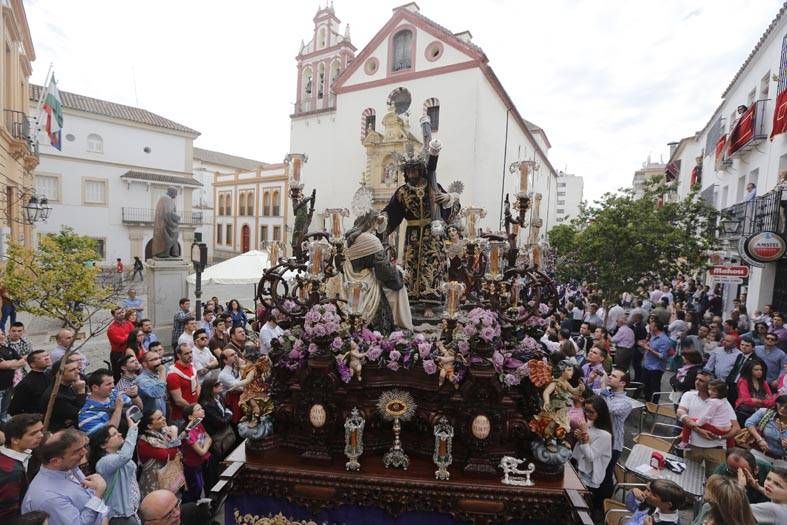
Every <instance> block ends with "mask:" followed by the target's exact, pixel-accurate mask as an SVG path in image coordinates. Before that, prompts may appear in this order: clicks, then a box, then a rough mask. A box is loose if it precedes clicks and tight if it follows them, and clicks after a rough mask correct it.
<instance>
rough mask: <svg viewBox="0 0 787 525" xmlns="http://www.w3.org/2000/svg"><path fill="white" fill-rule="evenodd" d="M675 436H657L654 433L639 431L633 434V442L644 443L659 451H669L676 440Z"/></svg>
mask: <svg viewBox="0 0 787 525" xmlns="http://www.w3.org/2000/svg"><path fill="white" fill-rule="evenodd" d="M677 439H678V437H677V436H657V435H656V434H647V433H644V432H641V433H639V434H637V435H636V436H634V443H637V444H639V445H645V446H646V447H650V448H652V449H654V450H658V451H660V452H666V453H669V452H670V450H672V447H673V446H674V445H675V442H676V441H677Z"/></svg>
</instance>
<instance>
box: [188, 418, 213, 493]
mask: <svg viewBox="0 0 787 525" xmlns="http://www.w3.org/2000/svg"><path fill="white" fill-rule="evenodd" d="M183 415H184V416H185V417H186V429H185V430H184V433H185V434H186V436H185V438H184V439H183V472H184V474H185V475H186V493H185V494H183V501H184V502H186V503H188V502H192V501H197V500H198V499H200V497H202V489H203V487H204V486H205V477H204V475H203V473H202V465H203V463H204V464H207V463H208V460H209V459H210V446H211V445H212V444H213V441H212V440H211V438H210V435H209V434H208V432H207V431H206V430H205V427H204V426H202V420H203V419H205V409H203V408H202V406H200V404H199V403H196V404H194V405H189V406H187V407H185V408H184V409H183Z"/></svg>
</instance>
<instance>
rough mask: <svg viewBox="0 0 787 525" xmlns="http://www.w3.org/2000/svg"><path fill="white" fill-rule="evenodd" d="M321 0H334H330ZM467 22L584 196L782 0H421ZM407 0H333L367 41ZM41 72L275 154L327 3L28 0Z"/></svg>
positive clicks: (37, 75) (664, 125)
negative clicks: (298, 61)
mask: <svg viewBox="0 0 787 525" xmlns="http://www.w3.org/2000/svg"><path fill="white" fill-rule="evenodd" d="M321 3H324V2H321ZM418 4H419V6H420V7H421V13H422V14H424V15H425V16H428V17H429V18H432V19H433V20H435V21H437V22H438V23H440V24H441V25H443V26H445V27H448V28H449V29H451V30H453V31H461V30H465V29H469V30H470V31H471V32H472V33H473V37H474V41H475V43H477V44H478V45H480V46H481V47H482V48H483V49H484V51H485V52H486V54H487V56H488V57H489V60H490V64H491V65H492V67H493V68H494V69H495V71H496V72H497V74H498V76H499V77H500V79H501V81H502V82H503V85H504V86H505V87H506V90H507V91H508V92H509V94H510V95H511V96H512V98H513V99H514V101H515V102H516V103H517V106H518V108H519V110H520V111H521V113H522V114H523V115H524V116H525V117H526V118H527V119H529V120H531V121H533V122H536V123H537V124H538V125H540V126H542V127H543V128H544V129H545V130H546V132H547V134H548V136H549V139H550V141H551V143H552V145H553V149H552V151H551V154H550V158H551V160H552V163H553V164H554V165H555V166H556V167H557V168H558V169H563V168H565V167H567V168H568V171H569V172H571V173H575V174H577V175H582V176H584V177H585V179H586V182H585V192H586V197H588V198H591V199H593V198H596V197H598V196H599V195H601V193H603V192H604V191H611V190H614V189H616V188H618V187H620V186H626V185H629V184H630V182H631V177H632V175H633V172H634V171H635V170H636V169H637V168H638V167H639V166H640V164H641V163H642V161H643V160H644V159H645V158H646V157H647V155H648V154H652V155H653V156H654V158H658V156H659V155H661V154H664V155H666V152H667V148H666V143H667V142H670V141H673V140H677V139H679V138H681V137H684V136H687V135H690V134H692V133H694V132H695V131H696V130H698V129H700V128H702V127H703V126H704V125H705V123H706V121H707V120H708V118H709V117H710V115H711V112H712V111H713V110H714V109H715V108H716V106H717V105H718V104H719V102H720V98H719V97H720V96H721V93H722V91H723V90H724V88H725V87H726V86H727V84H728V83H729V81H730V80H731V79H732V76H733V75H734V74H735V72H736V71H737V70H738V68H739V67H740V65H741V63H742V62H743V60H744V59H745V58H746V56H747V55H748V53H749V52H750V51H751V49H752V48H753V47H754V45H755V43H756V42H757V40H758V39H759V37H760V35H761V34H762V32H763V31H764V30H765V28H766V27H767V25H768V24H769V23H770V21H771V19H772V18H773V17H774V16H775V14H776V12H777V11H778V9H779V8H780V7H781V2H780V1H778V0H747V1H741V0H737V1H736V0H707V1H698V0H692V1H678V0H662V1H660V2H641V1H637V2H632V1H625V0H608V1H592V2H591V1H585V2H582V1H576V0H552V1H550V2H533V1H517V0H497V1H480V0H478V1H474V2H471V1H458V0H419V1H418ZM397 5H400V4H399V3H398V2H392V3H385V2H379V1H375V2H370V1H368V0H337V1H336V2H335V9H336V14H337V16H338V17H339V18H340V19H341V20H342V22H349V23H350V25H351V31H352V37H353V43H354V44H355V45H356V46H357V47H358V48H359V51H360V49H362V48H363V46H364V45H365V44H366V43H367V42H368V41H369V40H370V39H371V37H372V36H373V35H374V34H375V33H376V32H377V30H378V29H379V28H380V27H382V25H383V24H384V23H385V22H386V21H387V20H388V18H389V17H390V15H391V11H390V9H391V8H393V7H395V6H397ZM26 6H27V7H26V8H27V16H28V21H29V23H30V27H31V32H32V36H33V41H34V43H35V47H36V54H37V60H36V62H35V64H34V65H35V71H34V74H33V80H34V81H37V82H43V80H44V76H45V74H46V70H47V67H48V65H49V63H50V62H53V63H54V65H55V69H56V72H57V76H58V81H59V83H60V87H61V89H63V90H66V91H72V92H75V93H80V94H84V95H88V96H94V97H97V98H103V99H107V100H112V101H115V102H120V103H125V104H131V105H139V106H140V107H144V108H146V109H149V110H151V111H154V112H156V113H159V114H161V115H163V116H165V117H167V118H170V119H172V120H175V121H178V122H181V123H183V124H185V125H188V126H190V127H192V128H195V129H197V130H199V131H201V132H202V136H201V137H200V139H199V140H198V141H197V145H198V146H201V147H205V148H211V149H218V150H221V151H224V152H227V153H232V154H237V155H243V156H247V157H252V158H257V159H260V160H264V161H269V162H276V161H279V160H281V158H283V156H284V154H285V153H287V150H288V145H289V114H290V113H291V111H292V102H293V101H294V99H295V80H296V69H295V55H296V54H297V51H298V45H299V43H300V41H301V39H303V40H306V41H308V40H309V39H310V34H311V30H312V17H313V16H314V13H315V12H316V10H317V6H318V2H316V1H313V0H310V1H300V0H296V1H289V2H272V1H264V2H262V1H251V0H247V1H239V0H225V1H224V2H215V1H210V2H208V1H202V0H199V1H183V0H177V1H176V0H169V1H166V2H162V1H151V0H136V1H135V2H119V1H106V0H104V1H98V0H81V1H76V0H75V1H69V2H63V1H58V0H35V1H29V2H26Z"/></svg>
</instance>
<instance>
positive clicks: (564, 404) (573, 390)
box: [537, 361, 585, 449]
mask: <svg viewBox="0 0 787 525" xmlns="http://www.w3.org/2000/svg"><path fill="white" fill-rule="evenodd" d="M553 375H554V376H555V379H554V380H553V381H552V382H551V383H549V385H547V387H546V388H545V389H544V393H543V400H544V409H543V411H542V413H541V414H539V416H537V417H538V418H539V419H544V420H546V421H542V423H545V424H544V425H543V429H542V432H543V436H544V438H545V439H547V440H548V441H549V442H550V445H549V448H550V449H554V448H556V442H557V441H558V440H560V441H563V440H564V439H565V436H566V435H567V434H568V433H569V432H570V431H571V424H570V422H569V418H568V409H569V407H570V406H571V398H572V397H573V396H578V395H580V394H582V392H584V391H585V385H583V384H582V383H580V384H579V385H578V386H576V387H572V386H571V384H570V383H569V381H570V380H571V378H572V377H573V376H574V367H573V366H571V364H570V363H569V362H568V361H561V362H560V363H558V364H557V367H556V368H555V370H554V371H553Z"/></svg>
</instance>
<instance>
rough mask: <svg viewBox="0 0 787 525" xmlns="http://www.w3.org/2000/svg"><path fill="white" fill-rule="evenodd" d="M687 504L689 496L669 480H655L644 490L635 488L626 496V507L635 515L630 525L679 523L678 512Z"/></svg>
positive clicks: (629, 522)
mask: <svg viewBox="0 0 787 525" xmlns="http://www.w3.org/2000/svg"><path fill="white" fill-rule="evenodd" d="M687 503H688V496H687V495H686V493H685V492H684V491H683V489H682V488H680V485H678V484H677V483H675V482H674V481H670V480H668V479H655V480H653V481H651V482H650V484H648V486H647V488H645V489H644V490H642V489H637V488H635V489H632V490H631V492H629V493H628V494H627V495H626V507H627V508H628V509H629V510H630V511H632V512H633V513H634V515H633V516H632V517H631V519H630V520H629V521H628V524H629V525H645V524H647V525H661V524H667V523H679V522H680V516H679V514H678V511H679V510H680V509H681V508H683V507H684V506H685V505H686V504H687ZM648 518H650V519H649V520H648Z"/></svg>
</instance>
